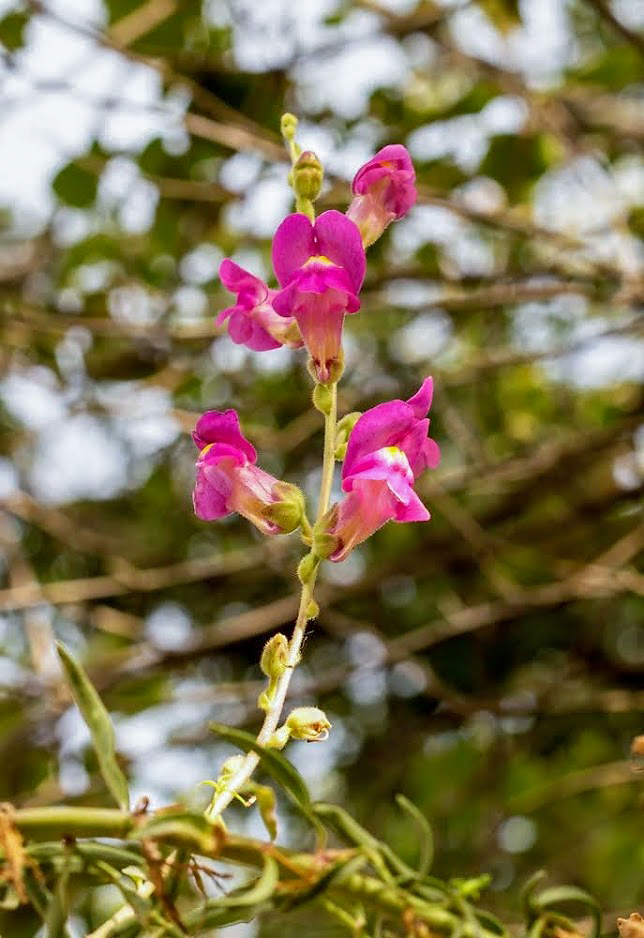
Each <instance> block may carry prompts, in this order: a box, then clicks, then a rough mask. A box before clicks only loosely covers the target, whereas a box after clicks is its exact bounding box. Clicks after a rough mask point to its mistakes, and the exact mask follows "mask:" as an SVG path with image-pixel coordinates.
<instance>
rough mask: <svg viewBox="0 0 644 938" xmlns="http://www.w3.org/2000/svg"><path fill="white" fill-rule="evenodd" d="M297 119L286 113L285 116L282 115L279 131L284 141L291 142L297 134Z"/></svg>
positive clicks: (293, 115)
mask: <svg viewBox="0 0 644 938" xmlns="http://www.w3.org/2000/svg"><path fill="white" fill-rule="evenodd" d="M297 124H298V121H297V117H296V116H295V114H289V113H288V111H287V112H286V114H282V119H281V120H280V131H281V132H282V136H283V137H284V139H285V140H288V141H291V140H292V139H293V138H294V137H295V134H296V132H297Z"/></svg>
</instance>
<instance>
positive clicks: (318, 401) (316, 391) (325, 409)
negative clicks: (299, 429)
mask: <svg viewBox="0 0 644 938" xmlns="http://www.w3.org/2000/svg"><path fill="white" fill-rule="evenodd" d="M313 406H314V407H315V408H316V410H319V411H320V413H321V414H325V416H326V415H328V414H330V413H331V408H332V406H333V395H332V393H331V388H330V387H329V386H328V384H316V385H315V387H314V388H313Z"/></svg>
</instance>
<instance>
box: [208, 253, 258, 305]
mask: <svg viewBox="0 0 644 938" xmlns="http://www.w3.org/2000/svg"><path fill="white" fill-rule="evenodd" d="M219 279H220V280H221V282H222V283H223V285H224V286H225V287H226V289H227V290H230V292H231V293H238V294H239V293H244V294H246V296H248V297H249V298H250V299H252V300H253V301H254V302H255V303H262V302H263V301H264V300H265V299H266V297H267V296H268V287H267V286H266V284H265V283H264V281H263V280H260V279H259V277H256V276H255V275H254V274H251V273H250V271H248V270H244V268H243V267H240V266H239V264H236V263H235V262H234V261H231V260H230V258H228V257H226V258H224V260H223V261H222V262H221V264H220V265H219Z"/></svg>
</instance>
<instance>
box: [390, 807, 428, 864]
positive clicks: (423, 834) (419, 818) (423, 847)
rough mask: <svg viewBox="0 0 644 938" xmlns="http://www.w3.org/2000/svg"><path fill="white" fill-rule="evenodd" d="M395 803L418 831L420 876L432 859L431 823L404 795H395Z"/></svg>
mask: <svg viewBox="0 0 644 938" xmlns="http://www.w3.org/2000/svg"><path fill="white" fill-rule="evenodd" d="M396 803H397V804H398V805H399V806H400V807H401V808H402V809H403V811H405V813H406V814H408V815H409V816H410V817H411V818H412V819H413V820H414V821H415V822H416V825H417V827H418V831H419V835H420V836H419V838H418V846H419V851H420V856H419V859H418V875H419V876H420V877H421V878H422V877H424V876H426V875H427V874H428V873H429V871H430V869H431V866H432V860H433V859H434V832H433V831H432V828H431V825H430V823H429V821H428V820H427V818H426V817H425V815H424V814H423V813H422V811H421V810H420V809H419V808H417V807H416V805H415V804H414V803H413V802H412V801H410V800H409V798H405V796H404V795H400V794H398V795H396Z"/></svg>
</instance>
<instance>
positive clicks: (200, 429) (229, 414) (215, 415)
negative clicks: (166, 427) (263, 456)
mask: <svg viewBox="0 0 644 938" xmlns="http://www.w3.org/2000/svg"><path fill="white" fill-rule="evenodd" d="M192 438H193V440H194V441H195V443H196V445H197V446H198V447H199V449H200V450H202V449H204V448H205V447H206V446H208V444H209V443H227V444H228V445H230V446H232V447H233V448H235V449H236V450H239V451H240V452H241V453H242V454H243V455H244V456H245V457H246V458H247V459H248V460H249V461H250V462H252V463H254V462H256V460H257V453H256V451H255V447H254V446H251V444H250V443H249V442H248V440H247V439H246V437H245V436H244V434H243V433H242V432H241V428H240V426H239V417H238V416H237V412H236V411H234V410H232V409H231V410H224V411H221V410H209V411H206V413H205V414H203V416H202V417H200V418H199V420H198V421H197V426H196V427H195V429H194V432H193V434H192Z"/></svg>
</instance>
